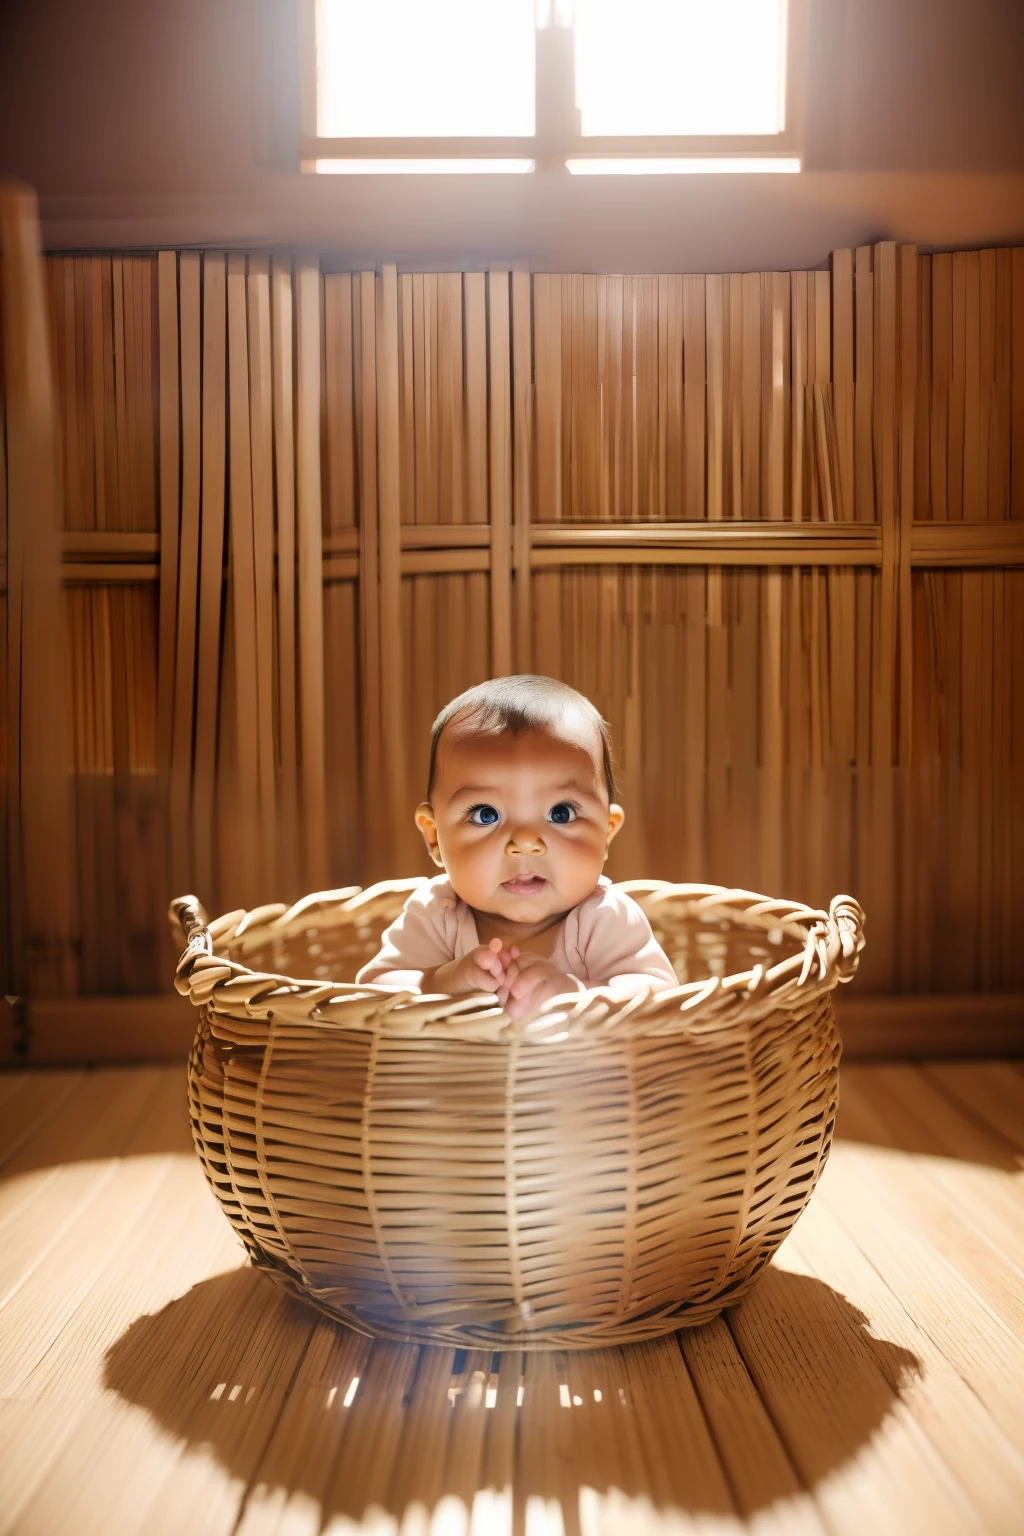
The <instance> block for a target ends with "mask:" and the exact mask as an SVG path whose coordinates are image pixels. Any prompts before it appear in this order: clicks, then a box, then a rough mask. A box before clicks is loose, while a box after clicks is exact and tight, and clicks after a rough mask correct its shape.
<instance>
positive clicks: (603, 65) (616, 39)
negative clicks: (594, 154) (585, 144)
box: [575, 0, 786, 134]
mask: <svg viewBox="0 0 1024 1536" xmlns="http://www.w3.org/2000/svg"><path fill="white" fill-rule="evenodd" d="M785 11H786V7H785V0H629V4H628V5H624V4H623V3H622V0H576V5H575V17H576V105H577V106H578V107H579V109H580V116H581V119H582V127H583V132H584V133H585V134H595V133H599V134H613V133H643V134H656V133H671V134H685V133H701V134H726V133H752V134H753V133H778V132H779V131H780V129H781V128H782V126H783V100H784V77H785Z"/></svg>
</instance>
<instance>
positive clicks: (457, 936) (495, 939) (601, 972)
mask: <svg viewBox="0 0 1024 1536" xmlns="http://www.w3.org/2000/svg"><path fill="white" fill-rule="evenodd" d="M623 820H624V813H623V810H622V807H621V806H619V805H616V804H615V784H614V780H613V777H612V765H611V750H610V747H609V742H608V730H607V727H606V726H605V723H604V721H603V720H602V718H601V716H600V715H599V714H598V712H597V710H596V709H595V708H594V706H593V704H591V703H590V701H589V699H586V698H584V697H583V695H582V694H581V693H577V692H576V690H575V689H574V688H569V687H567V686H566V684H565V683H559V682H555V681H554V679H552V678H549V677H501V678H495V679H494V680H492V681H491V682H488V683H481V684H480V685H479V686H478V687H476V688H470V689H468V690H467V692H466V693H462V694H460V695H459V697H458V698H457V699H453V700H452V702H451V703H450V704H449V705H448V706H447V707H446V708H445V709H443V710H442V711H441V713H440V714H439V715H438V717H437V719H436V720H435V721H434V729H433V734H432V736H431V742H430V772H429V777H428V780H427V798H426V800H425V801H424V802H423V803H422V805H420V806H419V807H418V809H417V811H416V825H417V826H418V827H419V829H420V831H421V832H422V834H423V837H424V840H425V841H426V845H427V851H428V852H429V854H430V857H431V858H432V859H433V860H434V863H435V864H437V865H439V866H440V868H441V869H442V870H443V871H444V873H443V874H442V875H438V876H437V877H436V878H435V879H433V880H430V881H428V882H427V883H426V884H425V885H423V886H421V887H420V888H419V889H418V890H416V891H414V892H413V894H412V895H411V896H410V897H409V899H408V901H407V902H406V904H405V909H404V911H403V912H402V914H401V916H400V917H399V918H398V919H397V921H396V922H394V923H392V925H391V927H390V928H388V929H387V931H386V932H385V933H384V935H383V937H382V939H381V949H380V953H379V954H378V955H377V956H376V957H375V958H374V959H373V960H371V961H370V963H369V965H365V966H363V968H362V970H361V971H360V972H359V975H358V977H357V978H356V979H357V981H359V982H371V983H374V984H376V985H378V986H387V987H408V988H411V989H416V990H417V991H421V992H444V993H447V994H448V995H449V996H453V997H454V996H459V995H462V994H465V993H473V992H492V993H494V994H495V995H496V996H497V998H498V1001H499V1003H500V1004H501V1005H502V1007H503V1008H504V1009H505V1011H506V1013H507V1014H508V1015H509V1017H510V1018H524V1017H529V1016H530V1015H532V1014H534V1013H535V1012H536V1011H537V1010H538V1008H539V1007H540V1006H541V1004H542V1003H544V1002H546V1001H547V1000H548V999H549V998H553V997H559V996H563V995H565V994H566V993H571V992H574V991H581V990H584V989H585V988H586V987H588V986H590V987H596V986H601V987H610V988H611V989H612V990H613V992H615V993H616V994H618V995H620V996H632V995H635V994H636V993H637V992H639V991H640V989H641V988H650V989H651V990H659V989H662V988H665V987H674V986H675V985H676V984H677V983H676V976H675V972H674V971H673V969H672V966H671V965H670V964H669V961H668V959H667V958H666V956H665V954H664V952H663V951H662V950H661V948H660V947H659V945H658V944H657V942H656V941H655V938H654V935H653V933H652V932H651V926H650V924H649V923H648V921H647V918H646V917H645V916H644V914H643V912H642V911H641V910H640V908H639V907H638V906H637V904H636V902H634V901H631V900H630V898H629V897H628V896H624V895H622V894H621V893H620V892H618V891H615V890H613V889H612V887H611V885H610V883H609V881H608V880H607V879H606V878H605V877H604V876H603V875H602V874H601V868H602V865H603V864H604V862H605V860H606V859H607V857H608V848H609V845H610V844H611V841H612V838H613V837H614V836H615V834H616V833H617V832H618V831H619V828H620V827H621V826H622V823H623Z"/></svg>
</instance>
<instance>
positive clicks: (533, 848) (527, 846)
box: [505, 823, 545, 853]
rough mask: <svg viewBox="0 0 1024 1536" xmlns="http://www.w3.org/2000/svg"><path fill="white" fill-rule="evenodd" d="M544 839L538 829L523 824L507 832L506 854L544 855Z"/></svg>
mask: <svg viewBox="0 0 1024 1536" xmlns="http://www.w3.org/2000/svg"><path fill="white" fill-rule="evenodd" d="M544 851H545V848H544V839H543V837H542V836H541V832H540V828H539V827H536V826H530V825H529V824H528V823H523V824H522V825H521V826H518V827H512V828H511V829H510V831H509V835H508V842H507V844H506V845H505V852H506V853H544Z"/></svg>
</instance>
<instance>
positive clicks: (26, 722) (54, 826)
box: [0, 185, 78, 996]
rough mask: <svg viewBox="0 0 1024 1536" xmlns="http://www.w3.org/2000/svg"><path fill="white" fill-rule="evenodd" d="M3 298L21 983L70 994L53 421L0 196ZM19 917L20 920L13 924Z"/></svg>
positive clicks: (26, 279)
mask: <svg viewBox="0 0 1024 1536" xmlns="http://www.w3.org/2000/svg"><path fill="white" fill-rule="evenodd" d="M0 257H2V260H0V285H2V287H0V293H2V304H3V337H2V342H3V365H4V404H5V414H6V425H7V465H6V468H7V619H8V645H7V652H8V675H7V676H8V710H9V717H8V718H9V719H10V720H11V721H12V722H13V723H14V724H15V725H16V727H17V729H16V730H15V731H14V732H12V733H11V736H10V737H9V746H8V749H7V760H8V764H9V765H13V764H14V763H15V760H17V761H16V766H15V771H14V773H13V774H11V781H12V782H11V783H10V788H9V794H10V797H11V799H10V803H11V808H12V813H13V815H14V816H16V818H17V821H16V827H15V832H16V835H15V837H14V838H12V843H11V868H12V871H13V873H14V889H13V890H12V901H11V905H12V908H17V907H18V906H19V905H20V907H21V910H22V911H23V913H24V917H23V927H22V938H23V945H24V948H23V951H22V954H23V955H24V960H22V958H21V955H19V956H18V979H19V981H20V982H21V984H22V985H23V986H27V988H28V989H29V990H30V991H32V992H33V993H37V994H40V995H44V996H45V995H48V994H49V995H61V994H67V993H73V992H75V991H76V990H77V985H78V979H77V974H76V972H77V966H76V964H75V952H74V947H73V943H72V940H73V933H74V919H75V911H74V894H73V887H72V875H71V870H72V841H71V831H72V824H71V805H70V800H69V795H68V775H67V761H68V745H67V715H66V708H67V692H66V684H65V664H66V663H65V656H66V648H65V634H64V606H63V602H62V594H61V590H60V529H61V502H60V483H59V479H58V465H59V462H60V461H59V457H58V446H57V445H58V442H59V419H58V416H57V402H56V399H55V396H54V386H53V375H52V372H51V365H50V347H49V335H48V325H47V314H46V298H45V285H46V278H45V271H44V267H43V261H42V258H41V256H40V252H39V220H38V209H37V204H36V199H35V195H34V194H33V193H32V192H30V191H28V189H27V188H21V187H17V186H13V185H11V186H6V185H5V186H0ZM19 918H20V913H19Z"/></svg>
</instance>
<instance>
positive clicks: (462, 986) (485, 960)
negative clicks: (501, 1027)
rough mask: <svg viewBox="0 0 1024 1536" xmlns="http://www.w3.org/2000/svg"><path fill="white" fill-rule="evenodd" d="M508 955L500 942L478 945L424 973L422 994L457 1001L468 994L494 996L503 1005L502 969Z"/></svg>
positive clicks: (503, 969) (504, 995) (493, 940)
mask: <svg viewBox="0 0 1024 1536" xmlns="http://www.w3.org/2000/svg"><path fill="white" fill-rule="evenodd" d="M507 961H508V951H507V950H506V949H505V948H504V946H503V944H502V942H501V940H500V939H492V940H491V942H490V943H489V944H478V945H477V947H476V948H475V949H471V950H469V952H468V953H467V954H465V955H463V956H462V957H461V958H460V959H458V960H447V961H445V963H444V964H443V965H437V966H435V967H434V969H433V970H427V971H424V972H423V980H422V983H421V987H422V990H423V991H424V992H446V993H447V994H448V996H449V997H460V996H462V995H463V994H464V993H467V992H494V993H495V994H496V995H497V996H498V998H499V1000H500V1001H501V1002H502V1003H504V1001H505V998H506V996H507V987H506V984H505V965H506V963H507Z"/></svg>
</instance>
